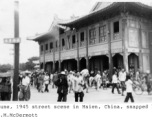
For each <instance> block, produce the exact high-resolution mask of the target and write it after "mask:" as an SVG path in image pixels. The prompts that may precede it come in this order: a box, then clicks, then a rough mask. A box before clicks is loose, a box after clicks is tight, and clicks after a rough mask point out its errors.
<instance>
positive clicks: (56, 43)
mask: <svg viewBox="0 0 152 120" xmlns="http://www.w3.org/2000/svg"><path fill="white" fill-rule="evenodd" d="M55 46H56V51H58V41H56V42H55Z"/></svg>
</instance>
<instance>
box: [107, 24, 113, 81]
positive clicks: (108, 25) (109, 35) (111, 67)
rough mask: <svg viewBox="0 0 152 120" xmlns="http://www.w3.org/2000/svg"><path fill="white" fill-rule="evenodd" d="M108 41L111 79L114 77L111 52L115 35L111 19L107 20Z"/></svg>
mask: <svg viewBox="0 0 152 120" xmlns="http://www.w3.org/2000/svg"><path fill="white" fill-rule="evenodd" d="M106 29H107V33H106V37H107V41H108V57H109V72H110V73H109V79H110V80H111V79H112V74H113V61H112V53H111V38H112V37H113V35H112V31H113V29H112V28H111V23H110V21H108V22H107V27H106Z"/></svg>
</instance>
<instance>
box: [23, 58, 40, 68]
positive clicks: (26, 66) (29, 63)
mask: <svg viewBox="0 0 152 120" xmlns="http://www.w3.org/2000/svg"><path fill="white" fill-rule="evenodd" d="M37 60H39V57H31V58H29V59H28V61H27V62H26V63H21V64H20V70H23V71H25V70H33V69H34V66H35V65H36V64H35V63H33V61H37Z"/></svg>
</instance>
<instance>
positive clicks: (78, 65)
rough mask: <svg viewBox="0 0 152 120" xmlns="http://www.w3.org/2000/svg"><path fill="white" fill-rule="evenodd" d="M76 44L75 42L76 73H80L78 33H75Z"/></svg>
mask: <svg viewBox="0 0 152 120" xmlns="http://www.w3.org/2000/svg"><path fill="white" fill-rule="evenodd" d="M76 36H77V37H76V42H77V71H80V61H79V33H78V32H77V33H76Z"/></svg>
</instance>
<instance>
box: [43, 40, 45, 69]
mask: <svg viewBox="0 0 152 120" xmlns="http://www.w3.org/2000/svg"><path fill="white" fill-rule="evenodd" d="M43 49H44V50H43V70H44V71H45V43H44V44H43Z"/></svg>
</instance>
